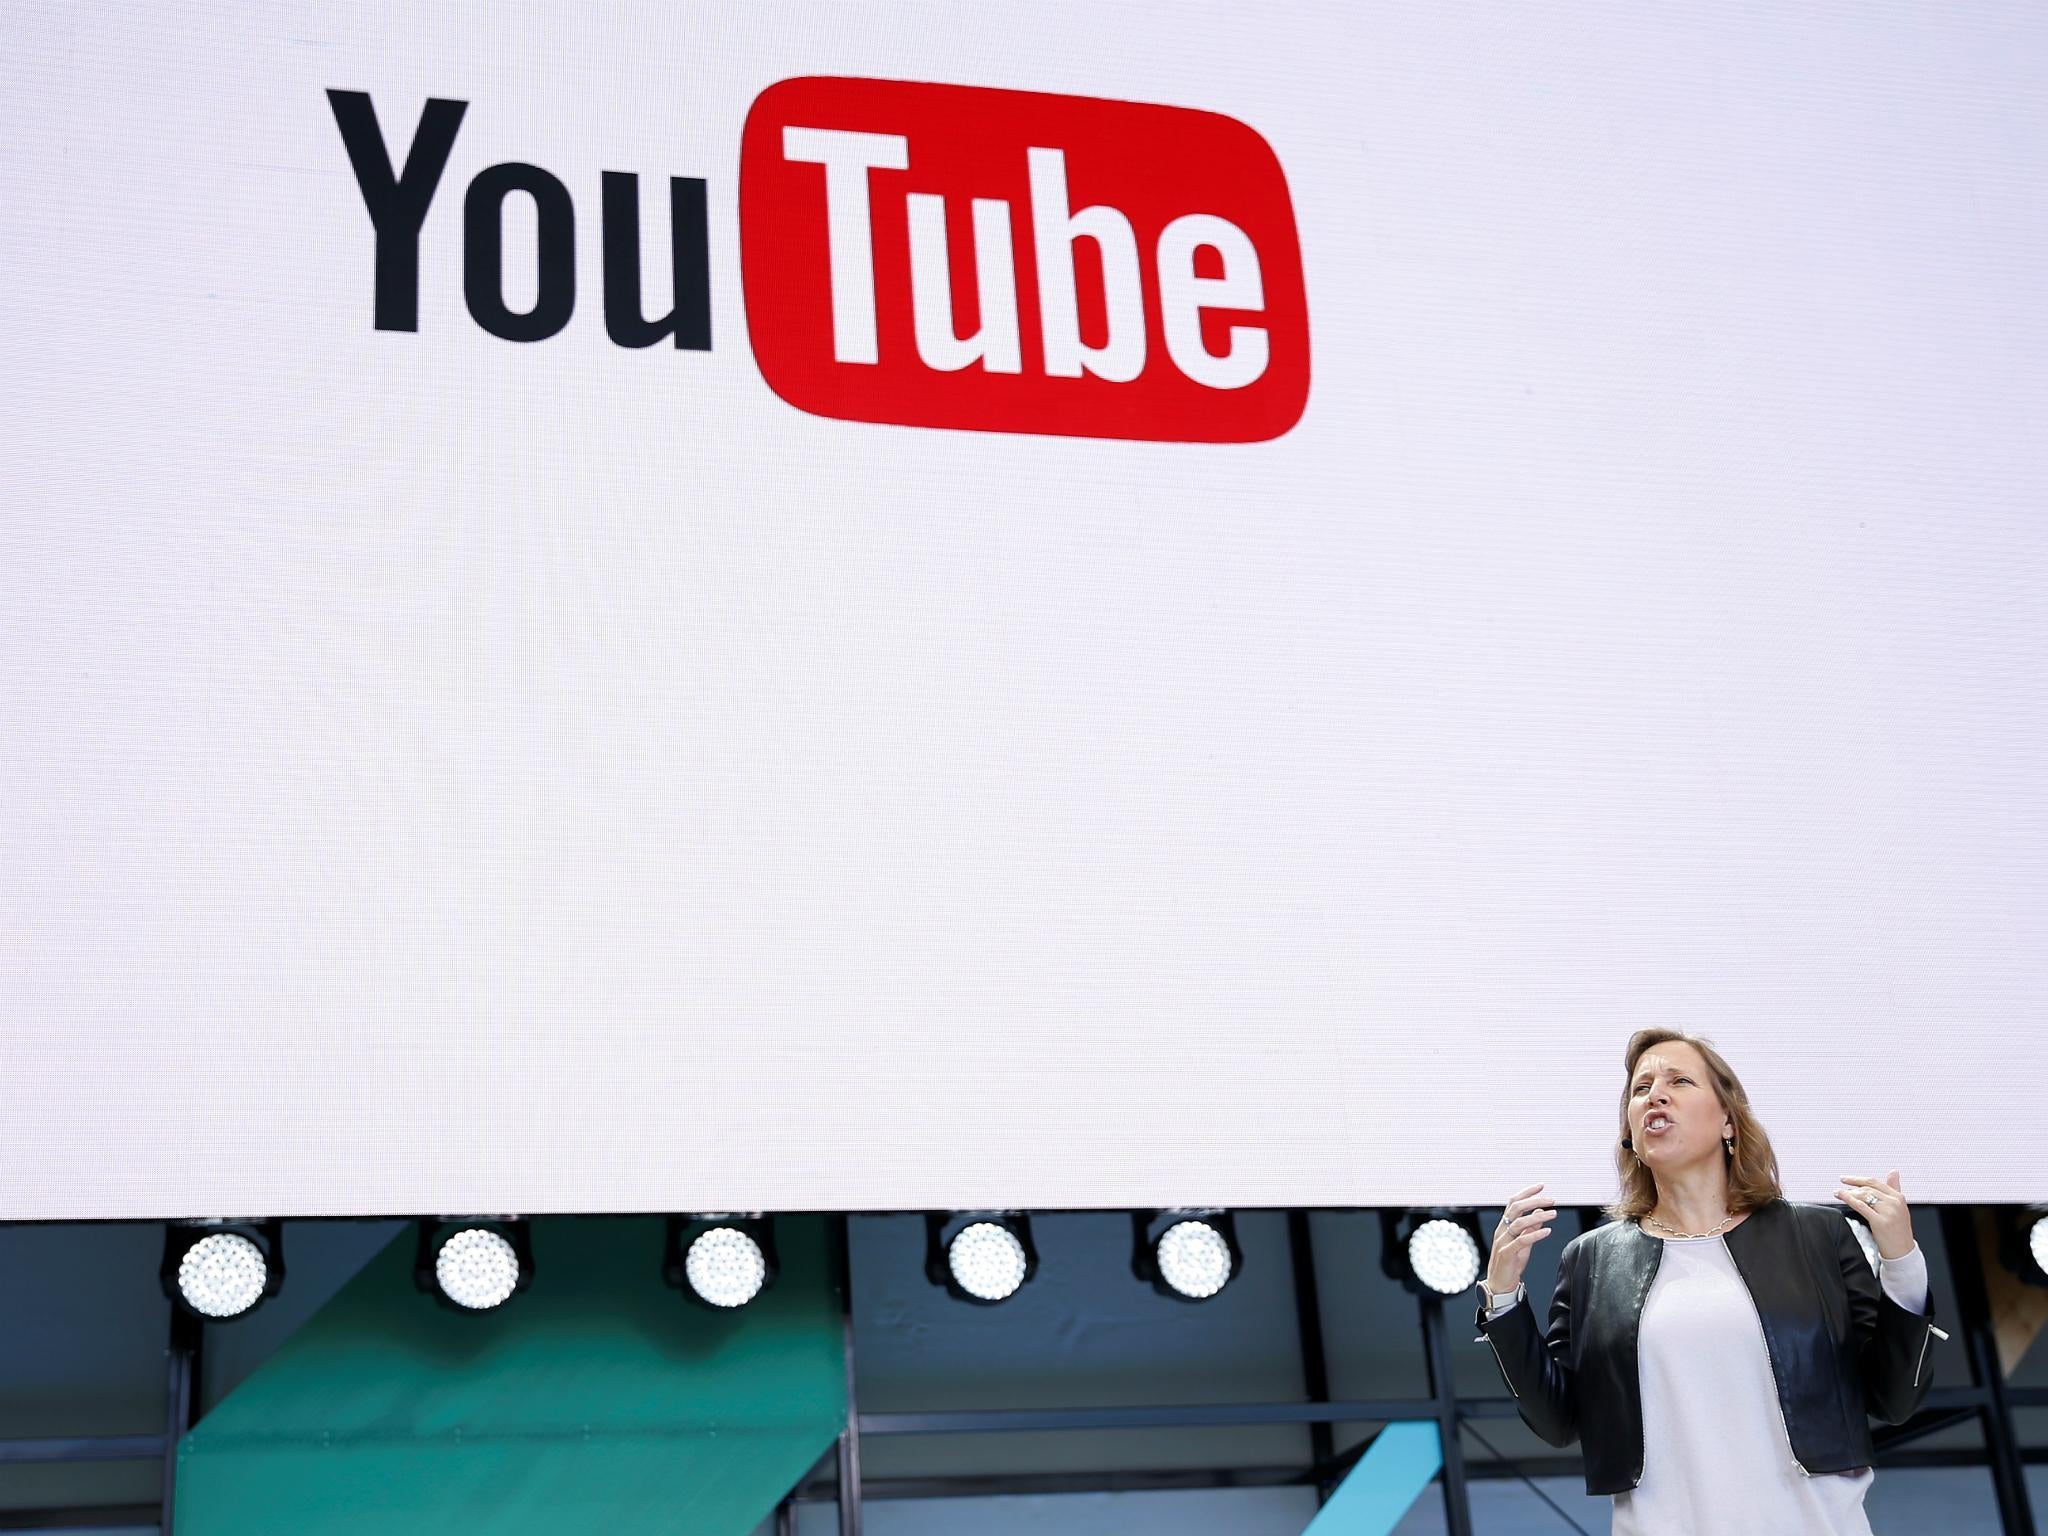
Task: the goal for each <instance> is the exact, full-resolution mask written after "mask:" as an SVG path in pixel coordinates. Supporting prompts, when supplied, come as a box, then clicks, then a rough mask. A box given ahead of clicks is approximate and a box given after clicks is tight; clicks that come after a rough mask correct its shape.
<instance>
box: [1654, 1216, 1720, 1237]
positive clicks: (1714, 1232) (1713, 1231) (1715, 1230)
mask: <svg viewBox="0 0 2048 1536" xmlns="http://www.w3.org/2000/svg"><path fill="white" fill-rule="evenodd" d="M1643 1225H1644V1226H1646V1227H1662V1228H1663V1229H1664V1230H1665V1231H1666V1232H1669V1233H1670V1234H1671V1235H1672V1236H1673V1237H1719V1236H1720V1235H1721V1234H1722V1233H1723V1232H1726V1231H1727V1230H1728V1229H1729V1228H1730V1227H1732V1226H1733V1225H1735V1213H1734V1212H1733V1211H1730V1212H1729V1213H1728V1215H1727V1216H1726V1217H1725V1218H1723V1220H1722V1221H1721V1222H1720V1223H1719V1224H1718V1225H1715V1226H1711V1227H1709V1228H1707V1230H1706V1231H1704V1232H1681V1231H1679V1230H1678V1228H1676V1227H1674V1226H1672V1225H1671V1224H1670V1223H1668V1222H1663V1221H1659V1220H1658V1219H1657V1218H1656V1217H1654V1216H1645V1217H1644V1218H1643Z"/></svg>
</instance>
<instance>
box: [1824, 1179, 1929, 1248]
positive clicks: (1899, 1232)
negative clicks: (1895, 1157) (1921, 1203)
mask: <svg viewBox="0 0 2048 1536" xmlns="http://www.w3.org/2000/svg"><path fill="white" fill-rule="evenodd" d="M1835 1198H1836V1199H1837V1200H1840V1201H1842V1202H1843V1203H1844V1204H1846V1203H1848V1202H1849V1201H1851V1200H1854V1201H1855V1202H1856V1205H1857V1208H1858V1214H1859V1215H1861V1216H1862V1217H1863V1219H1864V1220H1865V1221H1867V1222H1869V1223H1870V1235H1871V1236H1872V1237H1873V1238H1875V1239H1876V1241H1877V1256H1878V1257H1879V1258H1881V1259H1902V1258H1904V1257H1905V1256H1906V1255H1907V1254H1909V1253H1911V1252H1912V1251H1913V1213H1912V1211H1911V1210H1909V1209H1907V1206H1906V1197H1905V1196H1904V1195H1902V1194H1900V1193H1899V1170H1898V1169H1896V1168H1894V1169H1893V1170H1892V1171H1891V1172H1890V1173H1889V1174H1887V1175H1886V1176H1885V1177H1883V1178H1881V1179H1872V1178H1866V1177H1863V1176H1861V1175H1858V1174H1844V1175H1842V1187H1841V1188H1840V1189H1838V1190H1836V1191H1835Z"/></svg>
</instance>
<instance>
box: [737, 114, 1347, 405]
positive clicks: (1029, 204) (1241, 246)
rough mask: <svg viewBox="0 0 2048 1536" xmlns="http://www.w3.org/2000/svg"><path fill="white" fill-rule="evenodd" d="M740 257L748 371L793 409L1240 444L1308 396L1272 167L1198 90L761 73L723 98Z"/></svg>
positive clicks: (1302, 313)
mask: <svg viewBox="0 0 2048 1536" xmlns="http://www.w3.org/2000/svg"><path fill="white" fill-rule="evenodd" d="M740 270H741V276H742V282H743V284H744V287H745V291H746V306H747V329H748V331H749V333H750V335H751V337H752V341H753V349H754V356H755V359H756V361H757V362H758V363H759V364H760V368H761V374H762V376H763V377H764V378H765V379H766V380H767V381H768V386H769V388H771V389H773V390H774V391H775V393H776V394H778V395H780V396H781V397H782V398H783V399H784V400H785V401H787V402H788V403H789V404H791V405H793V406H796V407H797V408H798V409H799V410H804V411H809V412H811V413H813V414H815V415H819V416H831V417H837V418H840V419H842V420H847V421H869V422H888V423H894V424H897V425H901V426H913V427H953V428H959V429H964V430H968V431H978V432H1034V433H1045V434H1052V435H1058V436H1066V437H1111V438H1126V439H1141V440H1147V441H1154V442H1204V443H1252V442H1263V441H1265V440H1267V439H1269V438H1275V437H1278V436H1280V435H1281V434H1282V433H1284V432H1286V431H1287V430H1288V429H1289V428H1291V427H1292V426H1293V425H1294V424H1295V422H1297V421H1299V420H1300V419H1301V413H1302V410H1303V408H1304V407H1305V406H1306V405H1307V402H1308V381H1309V341H1308V299H1307V295H1306V293H1305V291H1304V289H1303V285H1302V273H1301V244H1300V240H1299V237H1298V236H1297V234H1296V232H1295V225H1294V208H1293V204H1292V202H1291V200H1290V199H1289V197H1288V192H1287V179H1286V177H1285V175H1284V174H1283V173H1282V171H1281V169H1280V162H1279V160H1278V159H1277V158H1276V157H1275V156H1274V154H1273V151H1272V149H1271V148H1270V147H1269V146H1268V145H1267V143H1266V141H1265V140H1264V139H1263V138H1261V137H1260V136H1259V135H1258V133H1257V132H1255V131H1254V130H1253V129H1251V128H1249V127H1247V126H1246V125H1245V124H1243V123H1241V122H1238V121H1237V120H1236V119H1235V118H1230V117H1224V116H1222V115H1220V114H1218V113H1214V112H1201V111H1195V110H1192V109H1189V108H1185V107H1165V106H1152V105H1147V104H1144V103H1139V102H1128V101H1104V100H1098V99H1096V98H1094V97H1087V96H1052V95H1042V94H1039V93H1037V92H1031V91H1004V90H985V89H981V88H979V87H974V86H960V85H929V84H919V83H914V82H907V81H896V80H861V79H851V78H840V77H811V78H804V79H797V80H784V81H782V82H780V83H779V84H776V85H773V86H770V87H769V88H768V89H767V90H765V91H763V92H762V93H761V94H760V96H758V97H757V98H755V101H754V104H753V107H752V108H751V109H750V110H749V111H748V113H747V122H746V128H745V131H744V133H743V135H742V139H741V144H740Z"/></svg>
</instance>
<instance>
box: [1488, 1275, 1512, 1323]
mask: <svg viewBox="0 0 2048 1536" xmlns="http://www.w3.org/2000/svg"><path fill="white" fill-rule="evenodd" d="M1522 1293H1523V1287H1522V1285H1521V1284H1519V1283H1517V1284H1516V1286H1515V1288H1514V1289H1513V1290H1512V1291H1509V1292H1508V1293H1507V1295H1505V1296H1503V1297H1501V1298H1500V1299H1499V1300H1498V1301H1496V1300H1495V1299H1494V1295H1493V1292H1491V1291H1489V1290H1488V1289H1487V1288H1486V1283H1485V1282H1484V1281H1481V1282H1480V1285H1479V1294H1480V1295H1481V1296H1483V1297H1485V1298H1486V1301H1487V1308H1486V1320H1487V1321H1488V1322H1489V1323H1490V1322H1492V1321H1493V1320H1494V1319H1495V1318H1496V1317H1505V1316H1507V1314H1508V1313H1510V1312H1512V1311H1514V1310H1515V1304H1516V1303H1517V1302H1519V1301H1520V1300H1521V1299H1522Z"/></svg>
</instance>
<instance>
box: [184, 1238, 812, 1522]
mask: <svg viewBox="0 0 2048 1536" xmlns="http://www.w3.org/2000/svg"><path fill="white" fill-rule="evenodd" d="M826 1236H827V1234H826V1230H825V1224H824V1222H823V1220H822V1219H820V1218H817V1217H798V1218H783V1219H781V1220H779V1221H778V1222H777V1223H776V1239H777V1246H778V1248H779V1249H780V1257H781V1265H782V1268H781V1277H780V1278H779V1279H778V1280H777V1282H776V1283H775V1285H774V1286H772V1287H770V1288H769V1289H768V1290H767V1291H765V1292H763V1293H762V1295H761V1296H760V1297H759V1298H757V1299H756V1300H755V1301H754V1302H753V1303H752V1304H751V1305H749V1306H747V1307H744V1308H741V1309H740V1310H739V1311H737V1312H734V1313H715V1312H712V1311H710V1310H709V1309H707V1308H703V1307H697V1306H693V1305H691V1304H690V1303H688V1302H686V1301H685V1300H684V1299H683V1298H682V1297H681V1296H680V1295H678V1294H677V1293H676V1292H674V1291H671V1290H668V1289H667V1288H665V1287H664V1286H663V1285H662V1284H661V1279H660V1274H659V1267H660V1258H661V1244H662V1223H661V1221H660V1220H658V1219H642V1218H633V1219H574V1218H559V1219H554V1220H547V1221H536V1222H535V1223H534V1224H533V1249H534V1282H533V1285H532V1287H531V1288H530V1289H529V1290H528V1291H526V1292H525V1293H524V1294H523V1295H520V1296H517V1297H514V1298H513V1299H512V1301H511V1302H510V1303H508V1304H507V1305H506V1306H505V1307H503V1308H502V1309H500V1310H498V1311H496V1312H489V1313H481V1314H478V1315H476V1316H466V1315H461V1314H457V1313H454V1312H450V1311H448V1310H446V1309H445V1308H442V1307H439V1306H436V1305H435V1304H434V1302H433V1301H432V1300H431V1299H430V1298H428V1297H426V1296H423V1295H421V1294H420V1293H419V1292H418V1291H416V1290H415V1289H414V1288H413V1283H412V1258H413V1249H412V1234H411V1233H410V1232H407V1233H404V1234H402V1235H401V1236H400V1237H399V1238H398V1239H397V1240H395V1241H394V1242H393V1243H392V1244H391V1245H390V1246H389V1247H388V1248H386V1249H385V1250H384V1251H383V1252H382V1253H380V1254H379V1255H378V1256H377V1257H376V1258H375V1259H373V1260H371V1262H370V1263H369V1265H368V1266H367V1267H366V1268H365V1269H364V1270H363V1272H362V1273H361V1274H360V1275H358V1276H356V1278H355V1279H354V1280H352V1281H351V1282H350V1283H349V1284H348V1285H347V1286H346V1287H344V1288H343V1289H342V1290H341V1292H340V1293H339V1294H338V1295H336V1296H335V1298H334V1299H333V1300H332V1301H331V1302H329V1303H328V1304H327V1306H326V1307H324V1308H322V1309H321V1311H320V1312H319V1313H318V1314H317V1315H316V1316H314V1317H313V1318H312V1319H311V1320H310V1321H309V1322H308V1323H307V1324H306V1325H305V1327H303V1328H302V1329H300V1330H299V1332H298V1333H296V1334H294V1335H293V1336H292V1338H291V1339H290V1340H288V1341H287V1342H286V1343H285V1345H284V1346H283V1347H282V1348H281V1349H279V1350H278V1352H277V1353H276V1354H275V1355H273V1356H272V1357H271V1358H270V1359H269V1360H268V1361H266V1362H265V1363H264V1364H263V1366H262V1367H261V1368H260V1369H259V1370H257V1371H256V1372H255V1373H254V1374H253V1375H252V1376H250V1377H249V1379H248V1380H247V1381H245V1382H243V1383H242V1385H241V1386H239V1387H238V1388H236V1389H235V1391H234V1392H232V1393H231V1394H229V1396H228V1397H227V1398H226V1399H224V1400H223V1401H222V1402H221V1403H220V1404H219V1405H218V1406H217V1407H215V1409H214V1410H213V1412H212V1413H210V1414H208V1415H207V1416H206V1417H205V1418H204V1419H203V1420H201V1421H200V1423H199V1426H198V1427H197V1428H196V1429H194V1430H193V1432H192V1433H191V1434H189V1435H187V1436H186V1437H185V1439H184V1441H183V1442H182V1443H181V1444H180V1446H179V1450H178V1507H177V1525H178V1532H179V1536H210V1533H216V1532H217V1533H221V1536H227V1533H229V1532H233V1533H235V1536H246V1533H247V1532H249V1531H252V1530H256V1531H290V1532H294V1533H301V1532H302V1533H307V1536H343V1533H349V1536H356V1533H360V1532H363V1531H366V1530H374V1531H376V1532H378V1533H379V1536H409V1533H414V1532H419V1533H426V1532H432V1533H434V1536H445V1533H447V1532H449V1531H462V1532H464V1533H471V1532H474V1533H478V1536H526V1533H530V1532H531V1533H539V1532H547V1533H549V1536H555V1533H560V1532H581V1531H602V1532H605V1533H606V1536H637V1533H640V1532H650V1533H651V1532H671V1533H687V1536H747V1533H748V1532H750V1531H752V1530H753V1529H754V1527H755V1526H757V1525H758V1524H759V1523H760V1522H761V1520H762V1519H763V1518H764V1517H765V1516H766V1515H767V1514H768V1513H769V1511H770V1510H772V1509H773V1508H774V1506H775V1504H776V1502H777V1501H778V1500H779V1499H780V1498H781V1497H782V1495H783V1494H784V1493H786V1492H787V1491H788V1490H789V1489H790V1487H791V1486H793V1485H794V1484H795V1482H796V1481H797V1479H798V1478H800V1477H801V1476H802V1475H803V1474H804V1472H805V1471H806V1470H808V1469H809V1467H810V1466H811V1464H812V1463H813V1462H815V1461H816V1460H817V1459H818V1457H819V1456H820V1455H822V1454H823V1453H824V1452H825V1450H826V1449H827V1448H828V1447H829V1446H830V1445H831V1444H832V1442H833V1441H834V1439H836V1438H837V1436H838V1434H839V1432H840V1430H841V1429H842V1428H844V1426H845V1423H846V1366H845V1354H844V1349H843V1341H842V1335H841V1331H840V1313H839V1301H838V1297H837V1294H836V1292H835V1290H834V1288H833V1285H832V1283H831V1271H830V1268H829V1265H828V1263H827V1247H826Z"/></svg>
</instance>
